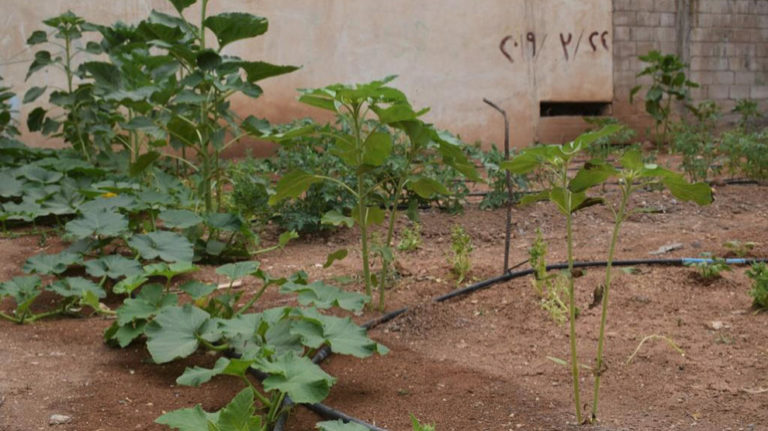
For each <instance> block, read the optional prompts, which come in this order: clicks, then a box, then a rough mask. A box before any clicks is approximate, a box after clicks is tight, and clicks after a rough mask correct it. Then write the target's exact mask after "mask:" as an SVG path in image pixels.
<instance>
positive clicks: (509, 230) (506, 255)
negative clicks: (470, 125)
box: [483, 98, 514, 273]
mask: <svg viewBox="0 0 768 431" xmlns="http://www.w3.org/2000/svg"><path fill="white" fill-rule="evenodd" d="M483 102H485V103H487V104H488V105H489V106H490V107H491V108H493V109H495V110H497V111H499V113H500V114H501V115H502V116H503V117H504V160H509V118H507V111H505V110H503V109H501V108H499V107H498V105H496V104H495V103H493V102H491V101H490V100H488V99H486V98H483ZM507 193H509V196H508V197H507V230H506V237H505V238H504V273H506V272H507V271H509V244H510V241H511V235H512V201H513V200H514V195H513V194H512V177H511V174H510V173H509V171H507Z"/></svg>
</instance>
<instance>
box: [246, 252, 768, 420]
mask: <svg viewBox="0 0 768 431" xmlns="http://www.w3.org/2000/svg"><path fill="white" fill-rule="evenodd" d="M724 260H725V263H726V264H729V265H751V264H753V263H758V262H768V258H749V259H744V258H739V259H724ZM714 262H715V260H714V259H708V258H687V257H683V258H671V259H630V260H615V261H613V262H612V263H611V265H612V266H637V265H666V266H687V265H692V264H696V263H714ZM526 263H528V261H527V260H526V261H523V262H520V263H518V264H517V265H515V266H513V267H512V268H510V270H509V271H507V272H506V273H504V274H502V275H499V276H496V277H492V278H489V279H487V280H483V281H480V282H477V283H474V284H471V285H469V286H466V287H462V288H459V289H455V290H453V291H451V292H448V293H446V294H444V295H440V296H436V297H434V298H432V301H431V302H433V303H440V302H445V301H447V300H449V299H453V298H457V297H461V296H465V295H468V294H470V293H474V292H477V291H479V290H483V289H487V288H489V287H491V286H493V285H494V284H497V283H501V282H504V281H509V280H512V279H514V278H520V277H524V276H526V275H531V274H534V273H535V270H534V269H532V268H529V269H523V270H519V271H512V269H515V268H518V267H520V266H522V265H524V264H526ZM602 266H608V262H607V261H604V260H601V261H594V262H574V263H573V268H590V267H602ZM567 268H568V263H567V262H563V263H556V264H552V265H547V271H553V270H558V269H567ZM411 308H412V307H403V308H399V309H397V310H394V311H391V312H389V313H387V314H384V315H381V316H379V317H376V318H374V319H371V320H369V321H367V322H365V323H363V324H362V325H361V326H362V327H363V328H365V329H373V328H375V327H376V326H379V325H381V324H384V323H386V322H389V321H390V320H392V319H394V318H396V317H397V316H399V315H401V314H403V313H405V312H406V311H408V310H410V309H411ZM332 353H333V352H331V349H330V347H329V346H327V345H326V346H323V347H322V348H320V350H318V351H317V352H316V353H315V355H314V356H313V357H312V362H314V363H316V364H319V363H321V362H323V361H324V360H325V359H327V358H328V357H329V356H331V354H332ZM250 370H251V371H252V372H254V374H256V375H257V376H258V375H261V373H259V372H258V371H257V370H254V369H253V368H251V369H250ZM262 378H263V377H262ZM293 405H294V404H293V401H292V400H291V399H290V397H288V396H286V397H285V399H284V401H283V406H284V407H292V406H293ZM302 405H303V406H304V407H306V408H307V409H309V410H310V411H312V412H315V413H317V414H318V415H320V416H322V417H324V418H326V419H330V420H334V419H337V420H342V421H344V422H354V423H356V424H360V425H362V426H364V427H367V428H368V429H369V430H371V431H387V430H385V429H383V428H379V427H377V426H376V425H371V424H369V423H366V422H365V421H362V420H360V419H357V418H355V417H352V416H349V415H347V414H345V413H343V412H341V411H339V410H336V409H333V408H331V407H328V406H326V405H325V404H322V403H315V404H302ZM287 417H288V412H287V411H285V412H284V413H283V414H282V415H280V417H279V418H278V420H277V422H276V423H275V427H274V428H273V430H274V431H284V427H285V421H286V419H287Z"/></svg>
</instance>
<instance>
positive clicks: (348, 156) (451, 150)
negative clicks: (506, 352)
mask: <svg viewBox="0 0 768 431" xmlns="http://www.w3.org/2000/svg"><path fill="white" fill-rule="evenodd" d="M393 79H395V77H394V76H389V77H386V78H384V79H382V80H378V81H372V82H369V83H365V84H357V85H344V84H334V85H329V86H327V87H323V88H317V89H309V90H302V91H301V96H300V97H299V101H301V102H303V103H306V104H308V105H310V106H314V107H317V108H320V109H324V110H328V111H332V112H334V113H335V114H336V115H337V117H338V118H339V119H340V120H341V122H343V124H344V125H345V126H346V127H342V128H341V129H336V128H333V127H330V126H326V127H312V126H305V127H302V128H299V129H294V130H292V131H288V132H284V133H274V132H271V131H270V130H269V129H268V128H264V127H261V128H259V127H258V125H255V124H254V129H256V130H255V133H256V134H260V135H261V137H262V138H265V139H273V140H276V141H285V140H286V139H290V138H294V137H295V136H298V135H306V134H310V133H311V134H317V135H325V136H329V137H331V138H332V148H331V151H332V152H333V153H334V154H335V155H337V156H338V157H339V158H341V160H342V161H343V163H344V164H345V165H347V166H348V167H349V168H350V169H351V170H352V171H353V172H354V173H355V176H356V182H355V185H354V186H349V185H347V184H346V183H345V182H344V181H342V179H340V178H336V177H333V176H329V175H327V174H325V173H320V172H309V171H307V170H301V169H297V170H294V171H292V172H289V173H288V174H286V175H285V176H284V177H283V178H281V180H280V181H279V182H278V184H277V188H276V193H275V194H274V195H273V196H272V197H270V200H269V202H270V204H273V205H274V204H277V203H278V202H280V201H282V200H284V199H288V198H296V197H298V196H300V195H301V194H302V193H304V192H305V191H306V190H307V189H308V188H309V186H311V185H312V184H315V183H319V182H323V181H330V182H334V183H336V184H338V185H339V186H341V187H342V188H343V189H344V190H346V192H347V193H349V194H350V195H351V196H353V198H354V200H355V202H356V206H355V208H354V209H353V210H352V212H351V214H340V213H338V212H335V211H331V212H328V213H326V215H325V216H324V217H323V218H324V221H325V222H326V223H329V224H334V225H342V224H343V225H346V226H349V227H351V226H353V225H354V224H357V225H358V227H359V229H360V246H361V249H362V259H363V264H362V266H363V280H364V283H365V291H366V294H367V295H368V296H369V297H372V295H373V292H372V286H373V285H374V284H378V290H379V308H383V307H384V301H385V299H384V288H385V281H386V280H387V278H388V274H387V272H388V265H389V262H388V260H391V258H389V256H391V255H392V241H393V233H394V223H395V220H396V216H397V203H398V202H399V200H400V196H401V194H402V193H403V191H404V190H411V191H413V192H415V193H417V194H418V195H420V196H422V197H429V196H431V195H434V194H448V190H447V188H446V187H445V185H443V184H440V183H439V182H437V181H435V180H434V179H432V178H429V177H427V176H424V175H421V174H420V171H421V169H422V168H421V167H420V166H419V164H417V163H416V160H417V158H418V157H419V156H421V155H423V154H424V153H426V152H429V151H435V152H437V153H439V154H440V156H441V158H442V161H443V162H444V164H446V165H448V166H451V167H454V168H455V169H457V170H458V171H459V172H461V173H462V174H464V175H465V176H467V177H468V178H470V179H473V180H476V181H480V178H479V176H478V175H477V172H476V171H475V168H474V166H473V165H472V164H471V163H470V162H469V161H468V160H467V158H466V155H465V154H464V153H463V151H462V150H461V146H460V145H459V143H458V142H457V141H456V140H455V138H452V137H451V136H450V135H448V134H445V133H438V131H437V130H435V128H434V127H433V126H432V125H431V124H428V123H425V122H424V121H422V120H421V119H420V117H421V116H422V115H423V114H425V113H426V112H427V111H428V109H422V110H419V111H416V110H414V109H413V107H412V106H411V104H410V102H409V101H408V99H407V97H406V96H405V94H403V93H402V92H401V91H400V90H398V89H396V88H393V87H390V86H388V85H387V84H389V83H390V82H391V81H392V80H393ZM393 130H400V131H402V132H403V133H404V134H405V136H406V137H407V139H405V140H404V141H394V140H393V138H392V136H393V133H392V131H393ZM395 145H398V146H401V151H400V153H401V154H402V155H404V158H405V164H404V169H402V170H400V171H399V172H388V175H386V176H379V175H377V172H376V170H377V168H379V167H381V166H383V165H384V164H385V163H386V162H387V160H388V159H389V158H390V157H391V156H392V155H393V151H394V147H395ZM376 178H384V179H383V180H377V179H376ZM385 182H386V183H388V184H390V185H392V184H394V187H391V188H390V191H391V192H390V193H388V194H386V193H385V192H384V191H383V186H384V184H385ZM382 206H384V207H385V208H388V209H389V217H388V227H387V234H386V238H385V239H384V241H383V243H382V244H381V245H380V247H378V253H379V254H380V255H381V256H382V257H383V264H382V272H381V274H380V276H379V277H377V278H375V277H373V276H372V274H371V253H372V248H371V228H372V226H373V225H375V224H379V223H382V222H384V220H385V219H387V214H386V212H385V210H383V209H382ZM374 281H375V282H376V283H375V282H374Z"/></svg>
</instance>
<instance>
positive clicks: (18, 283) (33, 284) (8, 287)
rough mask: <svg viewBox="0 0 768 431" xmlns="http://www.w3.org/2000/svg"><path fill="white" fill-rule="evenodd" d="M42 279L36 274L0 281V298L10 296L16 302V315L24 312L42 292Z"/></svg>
mask: <svg viewBox="0 0 768 431" xmlns="http://www.w3.org/2000/svg"><path fill="white" fill-rule="evenodd" d="M41 287H42V281H41V280H40V277H38V276H35V275H33V276H22V277H13V278H12V279H11V280H9V281H4V282H2V283H0V298H1V297H3V296H10V297H12V298H13V300H14V301H15V302H16V315H17V316H22V315H24V314H26V312H27V310H28V309H29V306H30V305H32V302H34V300H35V298H37V297H38V296H39V295H40V293H41V292H42V289H41Z"/></svg>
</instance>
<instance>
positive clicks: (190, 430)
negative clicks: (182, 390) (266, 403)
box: [155, 388, 267, 431]
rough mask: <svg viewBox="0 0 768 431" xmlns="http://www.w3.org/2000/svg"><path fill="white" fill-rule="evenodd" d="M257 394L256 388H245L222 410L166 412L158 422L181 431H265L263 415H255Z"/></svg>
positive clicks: (197, 406)
mask: <svg viewBox="0 0 768 431" xmlns="http://www.w3.org/2000/svg"><path fill="white" fill-rule="evenodd" d="M254 394H255V392H254V391H253V389H251V388H245V389H243V390H242V391H241V392H240V393H239V394H237V395H235V397H234V398H233V399H232V401H230V402H229V404H227V405H226V406H224V407H223V408H222V409H221V410H219V411H216V412H213V413H209V412H206V411H205V410H203V408H202V407H201V406H200V404H198V405H196V406H195V407H193V408H189V409H181V410H174V411H172V412H169V413H166V414H164V415H162V416H160V417H159V418H157V419H156V420H155V422H156V423H158V424H161V425H167V426H169V427H171V428H173V429H177V430H179V431H200V430H218V431H266V430H267V428H266V424H264V423H262V418H261V416H259V415H256V414H255V410H256V409H255V408H254V406H253V401H254Z"/></svg>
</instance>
